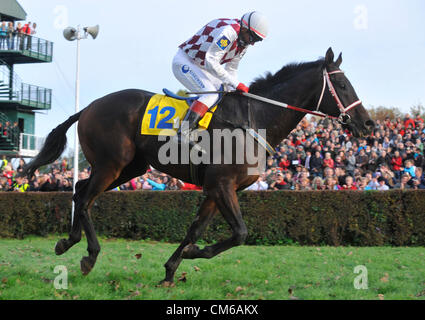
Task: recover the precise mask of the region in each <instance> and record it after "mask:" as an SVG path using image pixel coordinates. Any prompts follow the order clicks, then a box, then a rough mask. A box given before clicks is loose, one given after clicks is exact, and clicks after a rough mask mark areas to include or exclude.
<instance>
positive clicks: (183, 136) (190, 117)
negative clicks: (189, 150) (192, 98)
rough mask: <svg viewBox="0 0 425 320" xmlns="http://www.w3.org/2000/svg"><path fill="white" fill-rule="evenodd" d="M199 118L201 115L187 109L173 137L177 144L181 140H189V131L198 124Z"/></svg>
mask: <svg viewBox="0 0 425 320" xmlns="http://www.w3.org/2000/svg"><path fill="white" fill-rule="evenodd" d="M200 119H201V116H200V115H199V114H198V113H196V112H193V111H192V110H190V109H189V110H188V111H187V113H186V116H185V117H184V119H183V122H182V124H181V125H180V128H179V130H178V131H177V135H176V136H175V137H174V138H175V141H176V142H177V143H178V144H181V143H182V142H187V141H190V139H189V135H190V132H191V131H192V130H193V129H195V128H196V127H197V126H198V121H199V120H200ZM192 143H193V142H192ZM192 143H191V145H192Z"/></svg>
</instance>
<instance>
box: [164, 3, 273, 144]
mask: <svg viewBox="0 0 425 320" xmlns="http://www.w3.org/2000/svg"><path fill="white" fill-rule="evenodd" d="M267 33H268V23H267V19H266V18H265V17H264V15H263V14H261V13H259V12H257V11H254V12H249V13H246V14H244V15H243V16H242V18H241V20H239V19H216V20H213V21H211V22H209V23H208V24H207V25H206V26H204V27H203V28H202V29H201V30H199V31H198V32H197V33H196V34H195V35H194V36H193V37H192V38H190V39H189V40H187V41H186V42H184V43H183V44H181V45H180V46H179V50H178V52H177V54H176V55H175V57H174V59H173V65H172V67H173V73H174V75H175V77H176V78H177V80H179V81H180V82H181V83H182V84H183V85H184V86H185V87H186V88H187V89H188V90H191V91H197V92H203V91H217V90H219V89H220V87H221V86H222V85H223V84H224V85H225V86H227V87H232V88H234V89H236V90H238V91H241V92H248V91H249V88H248V87H247V86H246V85H244V84H243V83H240V82H239V81H238V77H237V69H238V65H239V61H240V60H241V58H242V57H243V56H244V54H245V52H246V50H247V48H248V46H249V45H254V43H256V42H258V41H262V40H263V39H264V38H266V36H267ZM218 99H219V94H218V93H216V94H203V95H202V94H201V95H200V96H199V99H198V100H196V101H194V102H193V104H192V105H191V107H190V108H189V110H188V112H187V114H186V116H185V118H184V119H183V123H185V125H183V123H182V125H181V126H180V129H179V131H178V132H177V136H176V139H177V142H178V143H181V141H182V135H183V136H185V137H187V136H188V134H189V133H190V131H192V130H193V129H195V128H196V127H197V124H198V121H199V120H200V119H201V118H202V117H203V116H204V115H205V113H206V112H207V111H208V109H209V108H211V107H212V106H214V105H215V104H216V103H217V102H218Z"/></svg>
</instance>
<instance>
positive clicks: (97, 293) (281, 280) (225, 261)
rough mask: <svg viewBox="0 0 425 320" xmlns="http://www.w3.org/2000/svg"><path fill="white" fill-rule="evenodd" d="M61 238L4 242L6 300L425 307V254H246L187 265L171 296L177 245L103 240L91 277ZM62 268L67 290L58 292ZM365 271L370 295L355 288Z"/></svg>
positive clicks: (1, 294)
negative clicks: (395, 302) (363, 302)
mask: <svg viewBox="0 0 425 320" xmlns="http://www.w3.org/2000/svg"><path fill="white" fill-rule="evenodd" d="M59 238H60V237H59V236H49V237H47V238H38V237H28V238H26V239H24V240H15V239H0V299H71V300H72V299H74V300H77V299H84V300H87V299H89V300H90V299H160V300H162V299H197V300H198V299H267V300H269V299H270V300H272V299H273V300H286V299H326V300H328V299H338V300H339V299H385V300H387V299H420V300H424V299H425V249H424V248H423V247H414V248H413V247H411V248H406V247H363V248H359V247H326V246H324V247H301V246H241V247H237V248H233V249H231V250H229V251H227V252H224V253H222V254H220V255H218V256H217V257H215V258H213V259H210V260H203V259H197V260H184V261H183V262H182V264H181V265H180V267H179V269H178V270H177V273H176V278H175V281H176V283H175V286H174V287H169V288H164V287H158V286H157V285H158V282H159V281H160V280H162V279H163V277H164V267H163V264H164V263H165V262H166V261H167V259H168V258H169V257H170V255H171V254H172V253H173V252H174V250H175V249H176V248H177V244H169V243H162V242H151V241H128V240H121V239H106V238H100V243H101V247H102V251H101V252H100V254H99V257H98V261H97V264H96V266H95V268H94V269H93V270H92V272H91V273H90V274H89V275H88V276H83V275H82V274H81V273H80V260H81V257H82V256H86V255H87V251H86V246H87V244H86V241H85V239H84V238H83V241H81V242H80V243H79V244H77V245H75V246H74V247H73V248H71V249H70V250H69V251H68V252H67V253H65V254H64V255H62V256H56V255H55V254H54V246H55V244H56V241H57V240H58V239H59ZM60 265H62V266H65V267H66V269H67V272H68V288H67V289H55V287H54V280H55V277H57V276H60V275H63V274H62V273H61V272H59V273H57V274H55V273H54V270H55V267H56V266H60ZM358 265H363V266H365V267H366V268H367V279H368V289H355V288H354V280H355V278H356V277H358V276H359V275H360V274H356V273H354V268H355V267H356V266H358ZM362 275H364V273H363V274H362ZM179 278H180V281H178V280H179ZM60 283H61V284H63V282H60Z"/></svg>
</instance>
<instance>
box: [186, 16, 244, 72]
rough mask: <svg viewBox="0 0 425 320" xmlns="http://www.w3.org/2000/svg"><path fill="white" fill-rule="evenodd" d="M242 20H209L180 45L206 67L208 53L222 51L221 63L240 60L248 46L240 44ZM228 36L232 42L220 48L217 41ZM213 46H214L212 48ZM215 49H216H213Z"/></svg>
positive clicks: (197, 62) (199, 63) (196, 62)
mask: <svg viewBox="0 0 425 320" xmlns="http://www.w3.org/2000/svg"><path fill="white" fill-rule="evenodd" d="M239 30H240V21H239V20H237V19H216V20H213V21H211V22H209V23H208V24H207V25H206V26H204V27H203V28H202V29H201V30H199V31H198V32H197V33H196V34H195V35H194V36H193V37H192V38H190V39H189V40H187V41H186V42H184V43H183V44H181V45H180V46H179V48H180V49H182V50H183V51H184V52H185V53H186V54H187V55H188V56H189V57H190V58H191V59H192V60H193V61H194V62H195V64H197V65H199V66H201V67H204V66H205V64H206V63H205V60H206V55H207V53H214V51H215V52H217V53H220V60H219V63H220V64H226V63H229V62H231V61H233V60H234V59H237V60H240V58H242V56H243V54H244V53H245V51H246V47H239V46H238V41H237V38H238V35H239ZM223 36H226V38H228V39H229V40H230V41H231V44H229V46H228V47H227V48H226V49H225V50H224V51H225V53H224V54H222V52H220V51H223V50H222V49H220V48H218V46H217V42H218V41H219V40H220V39H221V38H222V37H223ZM211 46H213V47H214V48H212V47H211ZM211 49H214V50H211Z"/></svg>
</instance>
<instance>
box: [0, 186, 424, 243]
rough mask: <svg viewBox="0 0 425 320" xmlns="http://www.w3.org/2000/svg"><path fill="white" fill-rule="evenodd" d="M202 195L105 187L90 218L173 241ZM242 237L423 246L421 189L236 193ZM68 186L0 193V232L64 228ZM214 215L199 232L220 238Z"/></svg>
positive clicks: (225, 232) (116, 231)
mask: <svg viewBox="0 0 425 320" xmlns="http://www.w3.org/2000/svg"><path fill="white" fill-rule="evenodd" d="M203 199H204V195H203V194H202V193H201V192H189V191H185V192H181V191H170V192H167V191H141V192H138V191H128V192H107V193H104V194H102V195H101V196H100V197H99V198H98V199H97V200H96V202H95V204H94V206H93V208H92V210H91V217H92V220H93V222H94V225H95V229H96V231H97V232H98V234H101V235H104V236H107V237H122V238H130V239H147V238H150V239H152V240H164V241H170V242H180V241H181V240H182V239H183V238H184V236H185V235H186V231H187V229H188V227H189V225H190V224H191V222H192V220H193V219H194V216H195V214H196V211H197V208H198V207H199V205H200V203H201V202H202V200H203ZM239 203H240V206H241V209H242V213H243V216H244V220H245V222H246V224H247V226H248V232H249V235H248V238H247V242H246V243H247V244H270V245H273V244H287V243H295V242H297V243H299V244H301V245H356V246H381V245H394V246H406V245H420V246H423V245H425V212H424V208H425V191H421V190H418V191H401V190H392V191H387V192H374V191H369V192H358V191H326V192H318V191H314V192H301V191H300V192H297V191H273V192H241V193H239ZM70 212H71V194H70V193H63V192H62V193H10V192H9V193H0V237H17V238H22V237H24V236H26V235H41V236H44V235H47V234H52V233H67V232H68V231H69V230H70V220H71V217H70ZM230 234H231V231H230V228H229V227H228V225H227V224H226V222H224V220H223V218H222V217H221V216H220V215H219V216H217V217H216V218H215V219H214V220H213V221H212V223H211V224H210V226H209V227H208V229H207V230H206V232H205V233H204V235H203V237H202V238H203V239H204V240H205V241H207V242H213V241H217V240H222V239H225V238H228V237H229V236H230Z"/></svg>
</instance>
